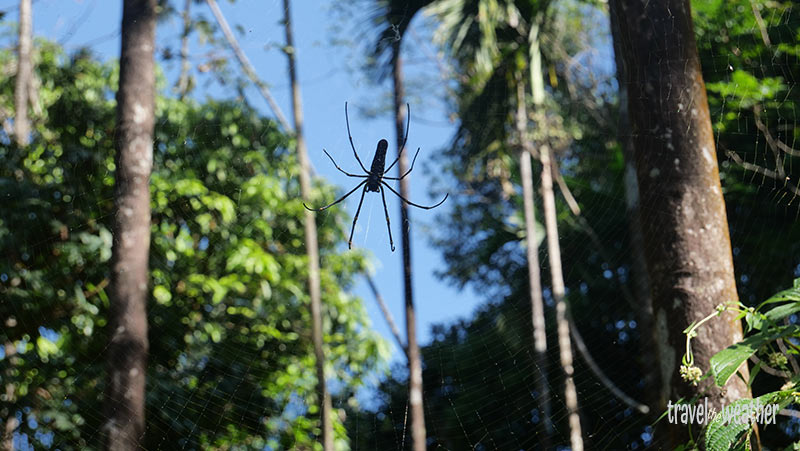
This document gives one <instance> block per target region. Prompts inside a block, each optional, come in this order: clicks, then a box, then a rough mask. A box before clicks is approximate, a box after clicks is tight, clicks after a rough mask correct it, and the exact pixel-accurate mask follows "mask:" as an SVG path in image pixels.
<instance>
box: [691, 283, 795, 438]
mask: <svg viewBox="0 0 800 451" xmlns="http://www.w3.org/2000/svg"><path fill="white" fill-rule="evenodd" d="M775 304H780V305H777V306H776V305H775ZM726 310H727V311H738V312H739V315H738V317H737V318H738V319H741V318H744V319H745V321H746V324H747V327H746V328H745V333H746V334H748V333H750V335H748V336H747V337H746V338H744V339H743V340H742V341H740V342H738V343H734V344H733V345H731V346H728V347H727V348H725V349H723V350H721V351H719V352H718V353H716V354H714V355H713V356H712V357H711V359H710V362H709V366H710V369H709V372H708V374H709V375H710V376H712V377H713V378H714V383H715V384H716V385H717V386H718V387H724V386H725V385H726V384H727V383H728V380H729V379H730V378H731V377H732V376H734V374H737V371H738V369H739V368H740V367H741V366H742V365H743V364H746V362H747V361H748V360H749V359H751V357H753V356H755V355H760V356H761V358H760V360H758V363H757V364H756V365H755V366H754V367H753V368H752V369H751V370H750V379H749V380H748V381H747V382H748V386H749V387H750V389H751V390H753V391H755V388H754V385H753V383H754V381H755V380H756V377H757V376H758V378H759V379H767V378H768V376H761V375H764V374H770V375H773V377H780V378H781V379H782V380H781V381H780V382H781V386H780V389H778V390H774V389H773V390H771V391H769V392H767V393H764V394H762V395H760V396H758V397H756V398H754V399H752V400H751V399H741V400H737V401H735V402H733V403H732V404H730V405H729V406H725V409H726V412H717V415H716V416H715V417H713V418H712V421H711V422H709V423H708V426H707V427H706V429H705V431H704V436H705V439H704V443H705V449H708V450H714V451H717V450H719V451H723V450H733V449H736V450H744V449H750V448H749V440H750V436H751V434H752V433H753V432H754V428H753V425H752V424H751V423H749V422H742V421H739V420H740V419H741V416H739V417H734V416H732V415H731V414H732V413H734V412H736V409H737V407H738V408H740V409H741V408H747V407H750V406H753V405H754V404H753V403H757V404H756V405H761V406H766V405H767V404H774V405H778V406H779V409H783V408H785V407H786V406H787V405H789V404H791V403H794V402H795V401H796V399H797V395H798V392H797V384H798V382H800V374H798V373H797V372H796V370H795V371H790V368H789V359H791V360H792V361H795V360H796V359H797V357H798V356H800V347H798V346H797V344H796V341H797V339H798V338H800V327H798V326H797V324H796V320H793V319H792V320H789V316H790V315H793V314H794V313H796V312H798V311H800V278H799V279H795V281H794V286H793V287H792V288H789V289H787V290H783V291H781V292H779V293H777V294H775V295H774V296H772V297H770V298H769V299H767V300H766V301H764V302H763V303H761V305H760V306H759V307H758V308H752V307H750V308H748V307H746V306H744V305H743V304H737V305H733V306H727V307H726V306H720V307H719V308H717V311H716V312H714V313H711V314H709V316H708V317H706V318H704V319H703V320H702V321H699V322H698V323H697V324H694V325H692V326H691V327H689V328H688V329H687V330H686V334H687V355H686V356H684V359H683V360H684V365H692V364H693V358H692V356H691V347H690V346H689V342H690V341H691V339H692V338H694V337H696V336H697V333H696V329H697V328H698V327H701V326H702V325H703V324H704V323H706V322H707V321H709V320H714V318H715V317H717V316H719V315H720V314H722V313H723V312H724V311H726ZM784 320H789V321H788V322H789V324H784ZM716 321H721V319H716ZM687 362H689V363H687ZM792 367H793V368H796V366H795V365H792ZM765 368H767V369H769V371H767V372H765V371H761V370H762V369H765ZM772 385H773V386H774V385H775V384H774V383H773V384H772ZM771 427H772V428H774V427H775V426H774V425H770V424H764V419H763V418H762V419H761V426H760V428H761V429H762V432H761V434H762V436H765V435H764V434H765V432H764V431H765V430H766V429H768V428H771Z"/></svg>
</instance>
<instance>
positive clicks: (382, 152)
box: [303, 102, 448, 252]
mask: <svg viewBox="0 0 800 451" xmlns="http://www.w3.org/2000/svg"><path fill="white" fill-rule="evenodd" d="M406 108H408V122H407V123H406V134H405V137H404V138H403V145H402V146H401V147H400V151H399V152H397V158H396V159H395V160H394V161H393V162H392V164H390V165H389V167H388V168H386V169H384V168H383V167H384V164H385V163H386V149H388V148H389V142H388V141H386V140H385V139H382V140H380V141H378V148H377V149H376V150H375V158H373V159H372V166H371V167H370V170H369V171H368V170H367V168H365V167H364V164H363V163H362V162H361V158H359V157H358V152H356V146H355V145H354V144H353V137H352V136H351V134H350V118H349V117H348V114H347V102H345V103H344V118H345V122H346V123H347V138H349V139H350V147H351V148H352V149H353V154H354V155H355V156H356V161H358V164H359V165H360V166H361V169H363V170H364V172H365V174H363V175H362V174H351V173H349V172H346V171H345V170H343V169H342V168H340V167H339V165H338V164H336V161H335V160H334V159H333V157H332V156H331V155H330V154H329V153H328V151H327V150H325V149H322V151H323V152H325V155H327V156H328V158H330V159H331V162H333V165H334V166H336V169H338V170H339V171H341V172H342V173H343V174H344V175H346V176H348V177H357V178H364V179H366V180H364V181H363V182H361V183H359V184H358V185H356V187H355V188H353V189H352V190H350V192H348V193H347V194H345V195H344V196H342V197H340V198H339V199H337V200H335V201H333V202H332V203H330V204H328V205H326V206H324V207H320V208H310V207H309V206H308V205H306V204H305V203H303V206H304V207H306V209H308V210H311V211H322V210H325V209H327V208H330V207H332V206H334V205H336V204H338V203H339V202H341V201H343V200H345V199H347V197H348V196H349V195H351V194H353V193H354V192H356V190H357V189H359V188H361V185H365V186H364V191H363V192H362V193H361V200H360V201H358V208H357V209H356V216H355V218H353V226H352V228H351V229H350V239H349V240H348V241H347V247H348V248H352V246H353V232H354V231H355V230H356V221H358V213H359V212H360V211H361V204H362V203H363V202H364V194H366V193H367V191H374V192H378V191H380V193H381V199H382V200H383V211H384V212H385V213H386V227H387V228H388V230H389V244H390V245H391V246H392V252H394V241H393V240H392V226H391V225H390V223H389V209H388V208H386V196H385V195H384V194H383V187H384V186H385V187H386V188H389V191H391V192H393V193H394V194H395V195H397V197H399V198H400V199H401V200H402V201H403V202H405V203H407V204H408V205H413V206H415V207H417V208H422V209H425V210H430V209H431V208H436V207H438V206H439V205H442V203H443V202H444V201H445V200H447V196H448V194H445V195H444V199H442V200H441V201H440V202H439V203H438V204H436V205H431V206H429V207H426V206H424V205H418V204H415V203H414V202H411V201H409V200H408V199H406V198H404V197H403V196H401V195H400V193H398V192H397V191H395V190H394V189H393V188H392V187H391V186H389V184H388V183H386V182H384V181H383V179H387V180H402V179H403V178H405V176H407V175H408V174H410V173H411V170H412V169H414V163H415V162H416V161H417V155H419V148H417V153H415V154H414V159H413V160H412V161H411V167H410V168H409V169H408V171H406V173H405V174H403V175H401V176H400V177H384V175H383V174H384V173H386V172H389V170H390V169H392V167H394V165H395V163H397V162H398V161H399V160H400V155H401V154H402V152H403V150H405V148H406V140H408V127H409V125H410V124H411V106H410V105H408V104H406Z"/></svg>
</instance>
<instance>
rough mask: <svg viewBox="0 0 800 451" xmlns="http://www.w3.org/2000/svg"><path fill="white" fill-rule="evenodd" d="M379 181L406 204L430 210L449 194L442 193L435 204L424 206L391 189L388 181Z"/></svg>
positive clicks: (441, 202) (440, 203)
mask: <svg viewBox="0 0 800 451" xmlns="http://www.w3.org/2000/svg"><path fill="white" fill-rule="evenodd" d="M381 183H382V184H383V185H384V186H385V187H387V188H389V191H391V192H393V193H394V194H395V195H397V197H399V198H400V199H402V200H403V202H405V203H407V204H408V205H413V206H415V207H417V208H422V209H423V210H430V209H431V208H436V207H438V206H439V205H442V204H443V203H444V201H446V200H447V196H449V195H450V194H449V193H448V194H445V195H444V199H442V200H440V201H439V203H438V204H436V205H431V206H430V207H426V206H424V205H419V204H415V203H414V202H411V201H410V200H408V199H406V198H405V197H403V196H401V195H400V193H398V192H397V191H395V190H394V189H393V188H392V187H391V186H389V184H388V183H386V182H384V181H381Z"/></svg>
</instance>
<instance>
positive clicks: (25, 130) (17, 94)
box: [14, 0, 33, 147]
mask: <svg viewBox="0 0 800 451" xmlns="http://www.w3.org/2000/svg"><path fill="white" fill-rule="evenodd" d="M31 22H32V20H31V0H20V2H19V48H18V58H17V83H16V88H15V90H14V108H15V109H16V113H15V116H14V137H15V139H16V141H17V145H18V146H20V147H24V146H27V145H28V142H29V141H30V133H31V124H30V119H29V118H28V103H29V102H30V98H29V96H30V87H31V82H32V79H33V63H32V61H31V48H32V46H33V44H32V42H31V41H32V39H33V37H32V34H33V31H32V24H31Z"/></svg>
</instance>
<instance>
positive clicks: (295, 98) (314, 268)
mask: <svg viewBox="0 0 800 451" xmlns="http://www.w3.org/2000/svg"><path fill="white" fill-rule="evenodd" d="M283 11H284V14H285V16H284V22H283V24H284V28H285V29H286V56H287V58H288V60H289V83H290V85H291V90H292V112H293V113H294V131H295V138H296V139H297V159H298V160H299V162H300V190H301V195H302V197H303V200H304V201H306V202H307V203H308V202H309V201H310V200H311V176H310V170H309V163H308V151H307V150H306V140H305V136H304V135H303V105H302V103H301V101H300V84H299V83H298V81H297V67H296V62H295V57H296V55H297V49H296V48H295V47H294V38H293V36H292V13H291V10H290V2H289V0H283ZM304 211H305V237H306V253H307V254H308V292H309V295H310V297H311V340H312V341H313V343H314V356H315V358H316V370H317V398H318V401H317V402H319V412H320V426H321V428H322V447H323V449H324V450H325V451H332V450H333V438H334V437H333V422H332V419H331V411H332V410H333V407H332V405H331V397H330V393H328V389H327V386H326V385H325V353H324V350H323V333H322V300H321V297H322V296H321V291H320V280H319V243H318V242H317V224H316V222H315V221H314V213H313V212H312V211H309V210H307V209H306V210H304Z"/></svg>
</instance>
